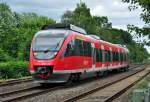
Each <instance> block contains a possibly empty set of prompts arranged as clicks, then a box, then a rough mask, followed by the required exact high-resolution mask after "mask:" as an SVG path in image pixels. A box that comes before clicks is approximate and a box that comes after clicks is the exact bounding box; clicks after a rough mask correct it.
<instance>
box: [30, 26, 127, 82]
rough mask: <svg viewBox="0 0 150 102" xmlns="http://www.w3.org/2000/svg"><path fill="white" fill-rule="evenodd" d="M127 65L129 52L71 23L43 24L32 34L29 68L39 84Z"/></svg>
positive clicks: (118, 68)
mask: <svg viewBox="0 0 150 102" xmlns="http://www.w3.org/2000/svg"><path fill="white" fill-rule="evenodd" d="M128 67H129V51H128V49H127V48H126V47H122V46H120V45H117V44H112V43H109V42H106V41H103V40H100V38H99V37H97V36H95V35H87V33H86V31H85V30H83V29H82V28H79V27H76V26H74V25H71V24H53V25H47V26H44V27H43V28H42V30H41V31H39V32H37V33H36V34H35V36H34V37H33V40H32V44H31V48H30V64H29V70H30V73H31V74H32V75H33V78H34V80H35V81H37V82H39V83H62V82H67V81H68V80H69V79H73V80H78V79H79V78H83V77H88V76H91V75H93V74H95V75H98V74H100V73H104V72H107V71H111V70H115V69H117V70H120V69H127V68H128Z"/></svg>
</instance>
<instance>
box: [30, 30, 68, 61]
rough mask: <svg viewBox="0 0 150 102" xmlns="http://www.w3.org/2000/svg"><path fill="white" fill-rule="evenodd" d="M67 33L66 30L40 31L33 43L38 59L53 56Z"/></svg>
mask: <svg viewBox="0 0 150 102" xmlns="http://www.w3.org/2000/svg"><path fill="white" fill-rule="evenodd" d="M66 35H67V31H66V30H48V31H41V32H38V33H37V34H36V35H35V37H34V40H33V43H32V48H33V52H34V56H35V57H36V58H37V59H51V58H53V57H54V56H55V55H56V54H57V52H58V51H59V49H60V48H61V45H62V43H63V41H64V39H65V37H66Z"/></svg>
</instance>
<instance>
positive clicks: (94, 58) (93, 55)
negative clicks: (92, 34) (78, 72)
mask: <svg viewBox="0 0 150 102" xmlns="http://www.w3.org/2000/svg"><path fill="white" fill-rule="evenodd" d="M91 50H92V68H93V70H94V69H95V67H96V50H95V46H94V43H91Z"/></svg>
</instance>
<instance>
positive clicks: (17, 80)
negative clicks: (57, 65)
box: [0, 78, 33, 87]
mask: <svg viewBox="0 0 150 102" xmlns="http://www.w3.org/2000/svg"><path fill="white" fill-rule="evenodd" d="M30 81H33V80H32V78H23V79H15V80H9V81H4V82H1V83H0V87H1V86H9V85H14V84H19V83H22V82H30Z"/></svg>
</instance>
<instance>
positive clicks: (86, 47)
mask: <svg viewBox="0 0 150 102" xmlns="http://www.w3.org/2000/svg"><path fill="white" fill-rule="evenodd" d="M83 48H84V56H87V57H90V56H91V43H89V42H85V41H84V42H83Z"/></svg>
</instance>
